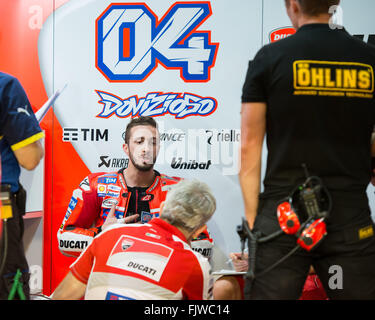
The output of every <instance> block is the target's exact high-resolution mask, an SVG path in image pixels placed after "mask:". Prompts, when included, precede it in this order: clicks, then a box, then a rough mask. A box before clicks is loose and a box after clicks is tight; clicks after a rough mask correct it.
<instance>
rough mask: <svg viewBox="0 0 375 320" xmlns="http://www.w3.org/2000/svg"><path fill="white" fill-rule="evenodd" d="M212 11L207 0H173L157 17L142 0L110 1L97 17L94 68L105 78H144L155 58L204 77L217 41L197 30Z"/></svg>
mask: <svg viewBox="0 0 375 320" xmlns="http://www.w3.org/2000/svg"><path fill="white" fill-rule="evenodd" d="M211 13H212V11H211V5H210V2H176V3H174V4H173V5H172V6H171V7H170V8H169V9H168V11H167V12H166V13H165V14H164V16H163V17H162V18H160V19H159V17H158V16H156V14H155V13H154V12H153V11H152V10H151V9H150V8H149V7H148V6H147V5H146V4H145V3H117V4H111V5H110V6H109V7H108V8H107V9H105V10H104V12H103V13H102V14H101V15H100V16H99V17H98V18H97V20H96V67H97V69H98V70H99V71H100V72H101V73H102V74H103V75H104V76H105V77H106V78H107V79H108V80H109V81H120V82H126V81H131V82H134V81H138V82H139V81H144V80H145V79H146V78H147V77H148V76H149V75H150V74H151V73H152V72H153V71H154V70H155V69H156V68H157V67H158V64H159V63H161V64H162V65H163V66H164V67H165V68H166V69H177V70H179V71H180V77H181V78H182V79H183V80H184V81H187V82H188V81H190V82H206V81H209V80H210V69H211V68H212V67H213V66H214V65H215V60H216V54H217V50H218V46H219V44H218V43H213V42H211V31H204V30H199V31H197V29H198V28H199V27H200V26H201V25H202V24H203V23H204V22H205V21H206V19H208V18H209V17H210V16H211Z"/></svg>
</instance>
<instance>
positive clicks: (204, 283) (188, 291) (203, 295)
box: [183, 253, 213, 300]
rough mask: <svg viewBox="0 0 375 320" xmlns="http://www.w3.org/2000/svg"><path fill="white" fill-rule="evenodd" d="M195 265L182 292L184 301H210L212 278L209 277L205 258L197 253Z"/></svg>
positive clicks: (211, 296) (209, 268)
mask: <svg viewBox="0 0 375 320" xmlns="http://www.w3.org/2000/svg"><path fill="white" fill-rule="evenodd" d="M196 256H197V258H198V259H197V264H196V265H195V266H194V268H193V269H192V272H191V274H190V276H189V278H188V280H187V282H186V286H185V288H184V290H183V294H184V298H185V299H186V300H212V299H213V295H212V290H213V278H212V275H211V266H210V264H209V262H208V260H207V259H206V258H204V257H203V256H201V255H200V254H199V253H198V254H197V255H196Z"/></svg>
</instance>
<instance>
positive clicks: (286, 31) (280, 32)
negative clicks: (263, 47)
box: [270, 27, 296, 42]
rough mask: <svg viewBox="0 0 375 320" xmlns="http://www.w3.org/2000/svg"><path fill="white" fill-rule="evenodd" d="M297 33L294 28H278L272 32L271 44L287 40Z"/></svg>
mask: <svg viewBox="0 0 375 320" xmlns="http://www.w3.org/2000/svg"><path fill="white" fill-rule="evenodd" d="M295 33H296V29H294V28H292V27H283V28H278V29H276V30H273V31H271V32H270V42H276V41H279V40H281V39H285V38H287V37H289V36H291V35H293V34H295Z"/></svg>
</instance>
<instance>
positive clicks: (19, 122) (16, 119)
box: [0, 77, 44, 151]
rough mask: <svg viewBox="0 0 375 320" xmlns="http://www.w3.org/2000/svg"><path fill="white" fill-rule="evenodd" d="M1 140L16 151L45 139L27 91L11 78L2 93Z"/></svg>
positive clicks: (0, 109) (0, 110)
mask: <svg viewBox="0 0 375 320" xmlns="http://www.w3.org/2000/svg"><path fill="white" fill-rule="evenodd" d="M1 98H2V100H1V108H0V112H1V116H0V128H1V129H0V138H2V139H5V140H6V141H7V143H8V144H9V145H10V146H11V148H12V150H13V151H15V150H17V149H20V148H22V147H24V146H27V145H29V144H31V143H33V142H35V141H37V140H39V139H41V138H43V137H44V133H43V132H42V130H41V128H40V126H39V123H38V121H37V119H36V117H35V115H34V112H33V110H32V108H31V105H30V102H29V100H28V98H27V95H26V93H25V91H24V90H23V88H22V86H21V84H20V83H19V81H18V80H17V79H16V78H13V77H10V80H8V81H7V83H6V84H5V86H4V88H3V91H2V93H1Z"/></svg>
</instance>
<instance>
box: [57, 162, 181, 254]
mask: <svg viewBox="0 0 375 320" xmlns="http://www.w3.org/2000/svg"><path fill="white" fill-rule="evenodd" d="M125 170H126V169H125ZM154 172H155V179H154V181H153V183H152V184H151V186H150V187H148V188H128V187H127V185H126V183H125V179H124V175H123V170H120V171H119V172H111V173H105V172H99V173H92V174H90V175H88V176H87V177H86V178H85V179H83V181H82V182H81V183H80V185H79V187H78V188H77V189H75V190H74V191H73V195H72V198H71V200H70V203H69V206H68V208H67V212H66V215H65V217H64V220H63V222H62V224H61V226H60V228H59V230H58V233H57V238H58V243H59V249H60V251H61V252H62V253H63V254H64V255H67V256H74V257H77V256H79V255H80V253H81V252H82V251H83V250H84V249H85V248H86V247H87V245H88V244H89V243H91V241H92V239H93V237H94V236H95V235H97V234H98V233H99V232H100V231H101V226H102V225H103V223H104V221H105V219H106V217H107V215H108V213H109V211H110V209H111V206H112V204H116V211H115V216H116V218H118V219H121V218H124V217H126V216H129V215H133V214H139V219H138V222H142V223H145V222H148V221H149V220H151V219H152V218H153V217H158V216H159V213H160V204H161V203H162V202H163V201H164V200H165V197H166V195H167V192H168V190H169V189H170V188H171V186H172V185H174V184H176V183H177V182H179V181H180V180H181V179H180V178H178V177H169V176H167V175H163V174H160V173H158V172H157V171H154ZM131 199H132V201H130V200H131Z"/></svg>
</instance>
